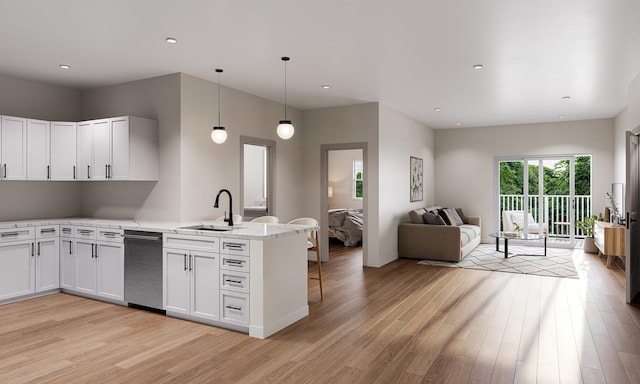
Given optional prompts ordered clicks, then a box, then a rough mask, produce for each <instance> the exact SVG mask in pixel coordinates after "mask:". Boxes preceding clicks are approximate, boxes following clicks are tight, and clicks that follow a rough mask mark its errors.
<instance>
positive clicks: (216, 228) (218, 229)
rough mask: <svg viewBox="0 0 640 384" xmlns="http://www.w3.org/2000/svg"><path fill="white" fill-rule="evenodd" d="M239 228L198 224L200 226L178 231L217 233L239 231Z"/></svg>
mask: <svg viewBox="0 0 640 384" xmlns="http://www.w3.org/2000/svg"><path fill="white" fill-rule="evenodd" d="M238 228H239V227H229V226H226V227H225V226H217V225H215V226H214V225H204V224H198V225H190V226H187V227H180V228H178V229H192V230H194V231H216V232H226V231H231V230H234V229H238Z"/></svg>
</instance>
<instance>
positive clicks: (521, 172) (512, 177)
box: [496, 155, 591, 247]
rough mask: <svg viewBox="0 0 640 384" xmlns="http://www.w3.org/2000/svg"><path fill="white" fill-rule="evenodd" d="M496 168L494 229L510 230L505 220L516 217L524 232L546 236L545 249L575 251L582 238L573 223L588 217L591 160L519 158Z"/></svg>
mask: <svg viewBox="0 0 640 384" xmlns="http://www.w3.org/2000/svg"><path fill="white" fill-rule="evenodd" d="M496 163H497V164H496V169H497V171H498V177H497V182H498V185H497V188H496V190H497V191H498V193H497V197H496V202H497V203H496V206H497V213H498V214H497V220H496V221H497V223H496V228H500V230H513V228H511V227H510V226H512V225H513V220H510V218H506V217H507V216H509V215H515V216H514V217H518V218H519V220H518V222H519V224H520V226H521V227H523V228H522V229H523V231H525V232H526V233H546V234H547V235H548V237H549V239H548V245H549V246H558V247H564V246H566V247H573V246H575V239H576V235H578V236H581V235H582V233H579V232H577V231H576V229H575V223H576V219H577V220H582V219H583V218H584V217H588V216H590V215H591V156H571V155H568V156H546V157H533V156H529V157H526V156H523V157H520V158H500V159H496ZM576 170H578V175H579V176H578V178H577V179H576ZM505 221H506V223H505Z"/></svg>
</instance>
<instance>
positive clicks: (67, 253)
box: [60, 238, 75, 289]
mask: <svg viewBox="0 0 640 384" xmlns="http://www.w3.org/2000/svg"><path fill="white" fill-rule="evenodd" d="M73 260H74V257H73V240H72V239H69V238H61V239H60V287H61V288H64V289H75V279H74V275H75V274H74V268H75V267H74V261H73Z"/></svg>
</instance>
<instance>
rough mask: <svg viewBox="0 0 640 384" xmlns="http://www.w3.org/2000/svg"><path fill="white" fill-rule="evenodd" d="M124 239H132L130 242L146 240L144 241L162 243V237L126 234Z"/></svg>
mask: <svg viewBox="0 0 640 384" xmlns="http://www.w3.org/2000/svg"><path fill="white" fill-rule="evenodd" d="M124 238H125V239H130V240H144V241H161V240H162V237H161V236H146V235H132V234H129V233H125V234H124Z"/></svg>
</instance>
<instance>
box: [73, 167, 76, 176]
mask: <svg viewBox="0 0 640 384" xmlns="http://www.w3.org/2000/svg"><path fill="white" fill-rule="evenodd" d="M75 179H76V166H75V165H74V166H73V180H75Z"/></svg>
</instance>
